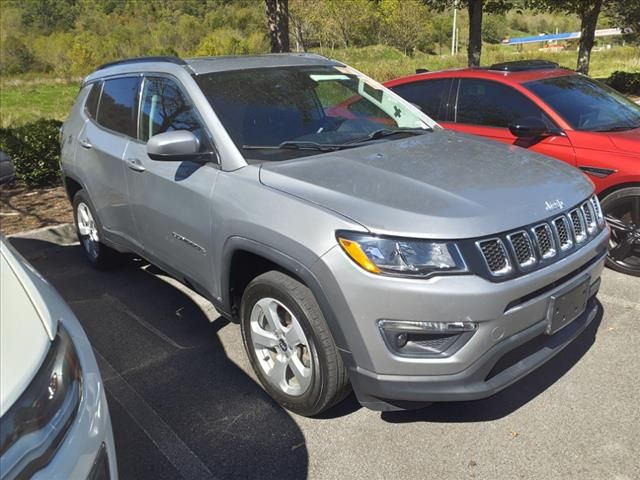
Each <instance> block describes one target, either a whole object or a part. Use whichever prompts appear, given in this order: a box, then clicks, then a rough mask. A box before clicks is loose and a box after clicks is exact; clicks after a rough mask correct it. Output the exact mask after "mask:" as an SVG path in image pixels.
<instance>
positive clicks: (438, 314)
mask: <svg viewBox="0 0 640 480" xmlns="http://www.w3.org/2000/svg"><path fill="white" fill-rule="evenodd" d="M608 235H609V232H608V229H605V230H604V231H603V232H602V233H600V234H599V235H598V236H597V237H596V238H594V239H593V240H592V241H590V242H589V244H587V245H584V246H583V247H582V248H581V249H580V250H578V251H576V252H575V253H574V254H573V255H571V256H568V257H566V258H564V259H562V260H560V261H558V262H556V263H555V264H552V265H549V266H548V267H545V268H543V269H541V270H538V271H536V272H532V273H530V274H528V275H525V276H523V277H519V278H516V279H513V280H509V281H506V282H502V283H491V282H489V281H487V280H485V279H482V278H480V277H477V276H473V275H461V276H442V277H434V278H432V279H428V280H413V279H398V278H389V277H380V276H376V275H372V274H369V273H367V272H365V271H363V270H362V269H360V268H359V267H358V266H356V265H355V264H354V263H353V262H351V261H350V260H349V259H348V258H346V256H345V255H344V254H343V252H342V251H341V250H340V249H336V248H334V249H333V250H331V251H330V252H328V253H327V254H326V255H325V256H323V257H322V259H321V260H320V261H319V262H317V263H316V265H315V266H314V273H315V275H316V277H317V278H318V279H319V280H320V282H321V283H322V285H323V288H324V289H325V291H326V292H327V296H328V297H329V298H331V299H332V300H333V301H332V302H331V303H332V309H333V312H332V314H333V315H334V316H335V318H337V319H338V323H339V325H340V328H341V330H342V331H341V332H340V334H339V335H337V338H344V339H345V340H346V341H345V342H342V344H340V342H339V344H338V347H339V348H340V349H341V352H342V355H343V358H344V360H345V363H346V364H347V366H348V369H349V371H350V378H351V383H352V385H353V388H354V390H355V392H356V395H357V396H358V399H359V400H360V402H361V403H362V404H363V405H365V406H367V407H369V408H372V409H376V410H381V409H384V410H387V409H392V408H398V406H401V407H402V408H406V407H403V406H402V404H403V402H433V401H453V400H472V399H479V398H484V397H487V396H490V395H492V394H494V393H496V392H498V391H500V390H502V389H504V388H506V387H507V386H509V385H511V384H512V383H514V382H516V381H517V380H519V379H521V378H522V377H524V376H525V375H527V374H528V373H529V372H531V371H533V370H534V369H536V368H537V367H539V366H540V365H542V364H543V363H545V362H546V361H548V360H549V359H551V358H552V357H553V356H554V355H556V354H557V353H558V352H559V351H560V350H562V348H564V347H565V346H567V345H568V344H569V343H571V342H572V341H573V340H574V339H575V338H576V337H577V336H578V335H579V334H580V333H581V332H582V331H583V330H584V329H585V328H586V327H587V326H588V325H589V323H591V322H592V321H593V319H594V318H595V316H596V314H597V302H596V300H595V293H596V292H597V289H598V286H599V278H600V274H601V272H602V269H603V266H604V260H605V257H606V247H607V240H608ZM578 278H580V279H586V278H588V279H589V285H590V287H591V297H590V300H589V302H588V305H587V308H586V310H585V312H584V313H583V314H582V315H581V316H580V317H578V318H577V319H575V320H574V321H573V322H572V323H570V324H569V325H567V326H566V327H565V328H563V329H562V330H560V331H558V332H557V333H556V334H554V335H551V336H549V335H545V334H544V330H545V328H546V312H547V307H548V305H549V299H550V297H551V296H552V295H554V294H556V293H557V292H559V291H561V290H563V289H565V288H566V287H567V286H568V285H570V284H572V283H573V282H575V281H576V279H578ZM380 319H394V320H409V321H427V322H443V321H444V322H474V323H476V324H477V325H478V328H477V330H476V332H475V333H474V335H473V336H472V337H471V338H470V339H469V340H468V341H467V343H465V344H464V346H462V348H460V349H459V350H457V351H456V352H455V353H453V354H452V355H450V356H447V357H438V358H415V357H402V356H398V355H394V354H393V353H392V352H391V351H390V350H389V348H387V346H386V345H385V343H384V340H383V338H382V335H381V334H380V331H379V329H378V328H377V322H378V321H379V320H380ZM518 355H519V357H518ZM510 357H518V358H516V359H515V360H514V361H513V362H512V363H511V364H505V363H508V359H509V358H510ZM497 370H499V371H497Z"/></svg>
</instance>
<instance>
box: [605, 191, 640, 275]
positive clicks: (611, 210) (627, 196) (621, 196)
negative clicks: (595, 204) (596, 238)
mask: <svg viewBox="0 0 640 480" xmlns="http://www.w3.org/2000/svg"><path fill="white" fill-rule="evenodd" d="M602 211H603V213H604V216H605V219H606V220H607V223H608V224H609V226H610V227H611V239H610V240H609V256H608V257H607V266H608V267H610V268H612V269H613V270H617V271H619V272H622V273H626V274H629V275H635V276H640V187H627V188H622V189H620V190H617V191H615V192H613V193H611V194H610V195H607V196H606V197H605V198H604V199H603V200H602Z"/></svg>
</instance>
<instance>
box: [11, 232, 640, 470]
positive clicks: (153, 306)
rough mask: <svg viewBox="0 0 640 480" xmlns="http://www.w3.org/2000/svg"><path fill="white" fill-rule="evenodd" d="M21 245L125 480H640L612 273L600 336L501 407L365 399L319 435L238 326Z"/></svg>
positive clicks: (155, 287)
mask: <svg viewBox="0 0 640 480" xmlns="http://www.w3.org/2000/svg"><path fill="white" fill-rule="evenodd" d="M39 237H42V235H40V236H39ZM11 241H12V243H13V244H14V246H16V247H17V249H18V250H19V251H21V252H22V254H23V255H24V256H25V257H26V258H27V259H28V260H30V261H31V263H32V264H33V265H34V266H35V267H36V268H37V269H38V270H39V271H40V272H41V273H42V274H43V275H44V276H45V277H46V278H47V279H49V280H50V281H51V282H52V283H53V284H54V285H55V286H56V287H57V288H58V290H59V291H60V293H61V294H62V296H63V297H64V298H65V299H66V301H67V302H68V303H69V304H70V306H71V308H72V309H73V310H74V312H75V313H76V315H77V316H78V318H79V320H80V322H81V323H82V325H83V327H84V328H85V330H86V332H87V334H88V336H89V338H90V340H91V342H92V344H93V346H94V349H95V351H96V356H97V357H98V361H99V364H100V367H101V370H102V374H103V378H104V381H105V385H106V389H107V397H108V401H109V408H110V411H111V415H112V420H113V428H114V434H115V440H116V449H117V454H118V464H119V471H120V478H122V479H141V480H142V479H154V480H155V479H174V478H212V477H213V478H218V479H224V478H260V479H264V478H314V479H334V478H451V479H463V478H473V479H482V478H486V479H498V478H505V479H507V478H508V479H515V478H526V479H531V478H533V479H537V478H541V479H542V478H545V479H555V478H576V479H616V480H623V479H637V478H640V457H639V455H638V454H639V452H640V447H639V446H640V407H638V402H639V400H640V381H639V379H638V372H639V371H640V354H639V352H640V331H639V330H638V325H639V324H640V278H632V277H626V276H623V275H620V274H617V273H616V272H612V271H611V270H606V271H605V273H604V277H603V283H602V288H601V293H600V296H599V298H600V301H601V303H602V309H601V312H600V313H599V315H598V316H597V318H596V320H595V321H594V322H593V323H592V325H591V326H590V328H589V329H587V330H586V331H585V332H583V334H582V335H581V336H580V337H579V338H578V339H577V340H576V341H575V342H574V343H573V344H572V345H571V346H569V347H568V348H567V349H565V350H564V351H563V352H561V353H560V354H559V355H558V356H557V357H555V358H554V359H553V360H552V361H551V362H549V363H547V364H546V365H545V366H543V367H542V368H540V369H539V370H537V371H536V372H534V373H533V374H532V375H530V376H529V377H527V378H525V379H524V380H522V381H520V382H518V383H516V384H515V385H513V386H512V387H510V388H508V389H507V390H505V391H503V392H501V393H500V394H498V395H496V396H494V397H492V398H489V399H486V400H482V401H476V402H461V403H449V404H438V405H433V406H431V407H428V408H425V409H422V410H417V411H412V412H394V413H383V414H381V413H379V412H373V411H369V410H366V409H363V408H361V407H360V406H359V405H358V404H357V402H356V401H355V399H354V398H353V396H351V397H349V398H348V399H347V400H346V401H345V402H343V403H342V404H340V405H338V406H337V407H335V408H334V409H333V410H331V411H330V412H328V413H327V414H326V415H324V416H323V417H322V418H316V419H308V418H303V417H299V416H296V415H293V414H291V413H289V412H287V411H285V410H283V409H282V408H280V407H279V406H278V405H276V404H275V403H274V402H273V401H271V400H270V399H269V397H267V396H266V395H265V394H264V393H263V391H262V389H261V388H260V386H259V385H258V384H257V383H256V379H255V377H254V375H253V373H252V372H251V369H250V366H249V364H248V361H247V360H246V358H245V355H244V351H243V347H242V343H241V338H240V331H239V327H238V326H237V325H233V324H229V323H228V322H226V321H225V320H224V319H222V318H220V317H219V316H218V314H217V313H216V311H215V310H214V309H213V307H211V306H210V305H209V304H208V303H207V302H206V301H204V300H203V299H202V298H200V297H198V296H197V295H195V294H193V293H192V292H191V291H189V290H188V289H186V288H185V287H182V286H180V285H178V284H177V283H176V282H175V281H173V280H172V279H169V278H167V277H166V276H164V275H163V274H162V272H160V271H158V270H157V269H155V268H154V267H152V266H149V265H146V264H145V263H143V262H141V261H136V260H134V259H132V260H131V261H128V262H126V263H125V265H124V266H123V267H122V268H121V269H119V270H116V271H112V272H107V273H104V272H96V271H94V270H92V269H91V268H90V267H89V266H88V264H87V263H86V262H85V261H84V259H83V258H82V253H81V251H80V247H79V246H78V245H77V244H65V245H63V244H60V243H59V240H56V239H55V238H54V237H53V236H49V237H47V239H45V240H43V239H41V238H39V239H36V238H12V239H11Z"/></svg>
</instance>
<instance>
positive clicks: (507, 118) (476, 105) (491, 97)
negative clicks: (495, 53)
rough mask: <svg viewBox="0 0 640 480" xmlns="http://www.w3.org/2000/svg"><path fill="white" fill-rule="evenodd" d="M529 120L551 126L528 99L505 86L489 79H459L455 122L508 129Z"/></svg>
mask: <svg viewBox="0 0 640 480" xmlns="http://www.w3.org/2000/svg"><path fill="white" fill-rule="evenodd" d="M531 117H535V118H539V119H540V120H542V121H543V122H545V123H546V124H547V125H549V126H550V127H551V126H553V123H552V122H551V120H549V119H548V118H547V116H546V115H545V114H544V113H543V112H542V110H540V109H539V108H538V107H537V106H536V105H535V104H534V103H533V102H532V101H531V100H529V99H528V98H526V97H525V96H524V95H522V94H521V93H520V92H518V91H516V90H514V89H513V88H511V87H509V86H507V85H502V84H500V83H498V82H492V81H489V80H474V79H466V78H463V79H461V80H460V88H459V89H458V105H457V115H456V123H468V124H471V125H486V126H489V127H501V128H508V127H509V125H510V124H512V123H517V122H518V121H521V120H523V119H525V118H531Z"/></svg>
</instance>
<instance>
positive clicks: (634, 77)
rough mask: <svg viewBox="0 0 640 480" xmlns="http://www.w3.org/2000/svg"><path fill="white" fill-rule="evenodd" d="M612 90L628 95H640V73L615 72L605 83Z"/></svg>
mask: <svg viewBox="0 0 640 480" xmlns="http://www.w3.org/2000/svg"><path fill="white" fill-rule="evenodd" d="M605 83H606V84H607V85H609V86H610V87H611V88H615V89H616V90H618V91H619V92H620V93H625V94H628V95H640V72H638V73H629V72H618V71H616V72H613V73H612V74H611V76H610V77H609V78H607V80H606V81H605Z"/></svg>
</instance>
